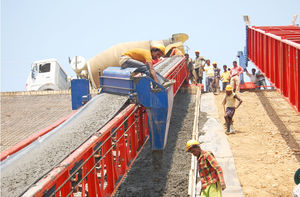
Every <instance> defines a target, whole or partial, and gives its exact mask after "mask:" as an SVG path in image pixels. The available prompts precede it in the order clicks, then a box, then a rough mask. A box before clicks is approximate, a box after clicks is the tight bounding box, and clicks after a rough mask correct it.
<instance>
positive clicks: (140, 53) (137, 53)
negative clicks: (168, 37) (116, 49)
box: [119, 44, 175, 87]
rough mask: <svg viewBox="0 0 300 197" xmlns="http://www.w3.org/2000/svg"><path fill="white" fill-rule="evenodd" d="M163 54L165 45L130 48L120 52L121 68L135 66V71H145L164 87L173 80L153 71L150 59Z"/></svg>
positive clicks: (172, 82)
mask: <svg viewBox="0 0 300 197" xmlns="http://www.w3.org/2000/svg"><path fill="white" fill-rule="evenodd" d="M164 54H165V46H163V45H161V44H160V45H155V46H152V47H151V50H146V49H140V48H136V49H132V50H129V51H127V52H125V53H123V54H122V56H121V57H120V62H119V63H120V65H121V68H123V69H124V68H137V69H136V70H135V72H139V73H145V74H146V75H147V76H151V77H152V78H153V80H154V81H155V82H157V83H160V84H162V85H163V86H164V87H168V86H170V85H172V84H174V83H175V80H167V79H165V78H164V77H163V76H161V75H160V74H158V73H157V72H155V70H154V67H153V64H152V60H153V59H159V58H160V57H162V56H164Z"/></svg>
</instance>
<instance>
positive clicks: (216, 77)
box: [213, 62, 220, 94]
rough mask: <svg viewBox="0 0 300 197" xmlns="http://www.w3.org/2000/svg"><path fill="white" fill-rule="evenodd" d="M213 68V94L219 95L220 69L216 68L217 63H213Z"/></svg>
mask: <svg viewBox="0 0 300 197" xmlns="http://www.w3.org/2000/svg"><path fill="white" fill-rule="evenodd" d="M213 67H214V80H213V89H214V94H219V93H220V85H219V83H220V69H219V68H218V65H217V62H213Z"/></svg>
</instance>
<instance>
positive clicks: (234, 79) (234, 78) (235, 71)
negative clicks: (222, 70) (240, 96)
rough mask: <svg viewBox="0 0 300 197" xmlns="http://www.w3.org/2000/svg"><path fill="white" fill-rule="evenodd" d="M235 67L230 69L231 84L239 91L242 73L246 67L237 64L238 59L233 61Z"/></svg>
mask: <svg viewBox="0 0 300 197" xmlns="http://www.w3.org/2000/svg"><path fill="white" fill-rule="evenodd" d="M232 64H233V67H232V69H231V70H230V85H231V86H232V87H234V89H235V91H236V92H237V93H239V92H240V75H241V74H242V73H243V72H244V69H243V68H242V67H240V66H238V65H237V62H236V61H233V63H232Z"/></svg>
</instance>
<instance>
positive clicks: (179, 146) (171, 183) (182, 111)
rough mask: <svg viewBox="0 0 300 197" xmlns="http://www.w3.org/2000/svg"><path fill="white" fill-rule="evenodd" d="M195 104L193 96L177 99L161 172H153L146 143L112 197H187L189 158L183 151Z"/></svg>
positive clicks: (191, 127)
mask: <svg viewBox="0 0 300 197" xmlns="http://www.w3.org/2000/svg"><path fill="white" fill-rule="evenodd" d="M194 103H195V102H194V96H193V95H189V94H183V93H178V94H177V95H176V97H175V100H174V106H173V112H172V117H171V123H170V129H169V135H168V142H167V145H166V148H165V150H164V153H163V159H162V160H161V164H162V168H161V169H160V170H159V171H157V170H155V169H153V167H152V151H151V149H150V144H149V142H148V144H146V146H145V147H144V149H143V150H142V152H141V153H140V155H139V157H138V159H137V160H136V161H135V163H134V164H133V166H132V168H131V170H130V171H129V172H128V174H127V177H126V178H125V179H124V180H123V183H122V184H121V186H120V188H119V190H118V191H117V192H116V194H115V196H122V197H123V196H145V197H148V196H149V197H155V196H159V197H161V196H187V192H188V191H187V190H188V176H189V169H190V158H191V155H190V154H187V153H186V152H185V150H184V149H185V143H186V141H187V140H189V139H190V138H191V137H192V129H193V121H194V107H195V106H194Z"/></svg>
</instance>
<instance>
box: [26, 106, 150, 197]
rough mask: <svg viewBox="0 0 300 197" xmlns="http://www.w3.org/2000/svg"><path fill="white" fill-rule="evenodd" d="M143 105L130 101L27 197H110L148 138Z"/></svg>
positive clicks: (41, 181)
mask: <svg viewBox="0 0 300 197" xmlns="http://www.w3.org/2000/svg"><path fill="white" fill-rule="evenodd" d="M148 132H149V131H148V123H147V115H146V113H145V110H144V108H143V107H138V106H136V105H134V104H130V105H129V106H128V107H126V108H125V109H124V110H123V111H122V112H121V113H119V114H118V115H117V116H116V117H115V118H114V119H113V120H111V121H110V122H109V123H108V124H107V125H106V126H104V127H103V128H102V129H101V130H100V131H98V132H97V133H95V135H93V136H92V137H91V138H90V139H89V140H88V141H87V142H85V143H84V144H83V145H82V146H80V147H79V148H78V149H77V150H76V151H75V152H73V153H72V154H71V155H70V156H69V157H67V158H66V159H65V160H64V161H63V162H62V163H61V164H60V165H59V166H58V167H56V168H55V169H53V170H52V171H51V172H50V173H49V174H48V175H47V176H46V177H44V178H43V179H41V180H40V181H39V182H38V184H36V185H34V186H33V187H31V188H30V189H29V190H28V191H27V192H26V193H25V196H53V195H55V196H73V194H74V193H81V196H86V194H87V193H88V195H89V196H108V195H110V194H112V193H113V192H114V190H115V188H116V186H117V185H118V183H120V182H121V180H120V177H123V175H124V174H125V173H126V172H127V170H128V169H129V168H130V166H131V165H132V164H133V162H134V160H135V159H136V157H137V156H138V154H139V151H140V150H141V149H142V147H143V145H144V144H145V141H147V140H148Z"/></svg>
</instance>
